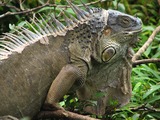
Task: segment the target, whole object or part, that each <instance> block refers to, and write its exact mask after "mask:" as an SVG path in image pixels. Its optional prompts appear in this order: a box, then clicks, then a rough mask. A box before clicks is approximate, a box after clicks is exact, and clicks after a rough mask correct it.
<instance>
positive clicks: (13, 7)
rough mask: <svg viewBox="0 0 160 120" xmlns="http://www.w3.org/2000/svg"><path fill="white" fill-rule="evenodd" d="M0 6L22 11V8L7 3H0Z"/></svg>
mask: <svg viewBox="0 0 160 120" xmlns="http://www.w3.org/2000/svg"><path fill="white" fill-rule="evenodd" d="M0 6H2V7H8V8H12V9H15V10H16V11H20V9H19V8H17V7H16V6H12V5H7V3H0Z"/></svg>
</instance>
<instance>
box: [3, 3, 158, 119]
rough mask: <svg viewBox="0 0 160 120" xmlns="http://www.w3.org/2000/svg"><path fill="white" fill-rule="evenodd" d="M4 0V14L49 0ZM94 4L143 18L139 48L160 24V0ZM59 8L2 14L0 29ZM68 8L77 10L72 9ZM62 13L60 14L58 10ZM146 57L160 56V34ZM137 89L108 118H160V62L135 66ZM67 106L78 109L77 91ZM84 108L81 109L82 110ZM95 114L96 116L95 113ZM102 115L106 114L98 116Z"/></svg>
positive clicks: (26, 8) (68, 99) (19, 24)
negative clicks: (124, 103) (128, 100)
mask: <svg viewBox="0 0 160 120" xmlns="http://www.w3.org/2000/svg"><path fill="white" fill-rule="evenodd" d="M20 1H21V0H19V1H17V0H2V2H0V4H1V3H4V2H5V3H7V5H8V6H5V5H4V6H0V15H1V14H4V13H6V12H7V11H11V12H18V10H16V9H14V8H13V7H12V8H11V7H9V6H15V7H17V8H18V9H19V11H20V10H28V9H32V8H35V7H37V6H41V5H43V4H45V3H46V2H47V0H24V1H21V2H20ZM94 1H96V0H83V2H84V3H90V2H94ZM74 2H75V4H80V1H79V0H75V1H74ZM54 3H56V4H57V5H66V4H67V3H66V1H65V0H53V1H51V2H50V4H52V5H54ZM92 6H94V7H103V8H105V9H108V8H109V9H117V10H119V11H122V12H126V13H128V14H131V15H136V16H138V17H139V18H141V19H142V21H143V24H144V25H143V31H142V33H141V35H140V36H139V37H140V41H139V43H138V44H137V46H136V48H135V51H137V50H138V49H139V48H140V47H141V46H142V45H143V44H144V43H145V41H146V40H147V39H148V37H149V36H150V34H151V33H152V31H153V30H154V29H155V27H156V26H158V25H160V5H159V4H158V2H157V0H148V1H146V0H106V2H103V3H97V4H94V5H92ZM57 11H59V9H55V7H53V6H52V7H50V6H46V7H43V8H41V9H38V10H37V11H33V12H28V13H26V14H19V15H14V16H6V17H5V18H0V33H3V32H6V31H9V30H10V29H13V28H14V26H17V25H18V26H23V25H25V24H26V22H25V20H30V17H31V18H34V15H35V13H44V14H50V13H52V12H54V13H57ZM68 12H70V13H72V14H74V13H73V12H72V11H71V10H70V9H68ZM56 15H57V16H58V14H56ZM144 58H160V34H157V36H156V37H155V39H154V42H153V43H152V44H151V45H150V46H149V47H148V49H147V50H146V51H145V52H144V54H143V55H142V57H141V59H144ZM131 81H132V86H133V92H132V94H133V95H132V99H131V102H130V104H128V105H126V106H125V107H123V108H121V109H117V110H115V111H113V112H111V113H110V114H108V115H106V116H104V118H105V119H113V120H122V119H126V120H150V119H153V120H156V119H157V120H158V119H160V63H156V64H153V63H149V64H143V65H139V66H136V67H135V68H133V71H132V76H131ZM60 104H61V105H62V106H63V107H66V108H67V109H69V110H72V111H73V110H75V109H76V110H77V109H79V108H80V106H81V103H80V102H79V101H78V99H77V98H75V97H74V95H70V96H68V95H67V96H65V97H64V100H63V101H62V102H61V103H60ZM81 110H82V109H79V112H81ZM93 117H96V116H94V115H93ZM97 117H98V118H102V116H97Z"/></svg>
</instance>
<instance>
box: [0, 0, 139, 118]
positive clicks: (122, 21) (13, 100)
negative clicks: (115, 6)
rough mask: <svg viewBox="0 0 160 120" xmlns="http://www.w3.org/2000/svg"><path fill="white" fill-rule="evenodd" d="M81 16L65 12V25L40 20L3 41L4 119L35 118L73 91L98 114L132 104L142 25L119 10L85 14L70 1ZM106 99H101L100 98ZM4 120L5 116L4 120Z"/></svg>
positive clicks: (0, 93) (0, 91) (0, 105)
mask: <svg viewBox="0 0 160 120" xmlns="http://www.w3.org/2000/svg"><path fill="white" fill-rule="evenodd" d="M67 2H68V4H69V5H70V7H71V8H72V10H73V11H74V12H75V14H76V17H74V16H72V15H68V14H66V12H65V11H63V10H62V13H63V16H64V19H65V22H66V23H65V24H66V25H64V24H62V22H60V21H58V19H56V18H55V17H54V16H53V15H50V16H49V18H50V19H49V18H48V20H47V19H46V18H44V17H41V15H40V17H41V19H42V20H39V19H37V18H35V20H33V24H34V25H33V24H30V23H28V25H29V26H30V29H27V28H25V27H19V28H16V30H15V31H16V32H15V33H4V36H3V37H2V38H1V41H0V101H1V102H0V116H5V115H11V116H14V117H17V118H21V117H24V116H29V117H31V118H32V117H33V116H35V115H36V114H37V113H38V112H39V111H40V109H41V108H42V106H43V108H47V107H45V106H48V105H51V106H52V107H54V108H56V109H62V108H61V107H60V106H59V105H58V102H59V100H60V99H61V98H62V97H63V96H64V95H65V94H67V93H68V92H69V91H74V92H76V94H77V96H78V98H79V99H80V100H92V101H96V102H97V104H96V105H95V106H93V105H90V106H85V107H84V110H85V111H87V112H89V113H92V114H100V115H102V114H105V110H106V109H111V108H113V106H112V101H114V102H116V104H114V105H115V106H114V107H120V106H123V105H125V104H127V103H128V102H129V100H130V97H131V82H130V73H131V68H132V67H131V66H132V65H131V57H132V45H133V44H134V43H135V42H136V41H137V36H138V33H140V31H141V27H142V22H141V20H140V19H139V18H137V17H133V16H130V15H127V14H124V13H121V12H119V11H116V10H104V9H100V8H89V7H87V6H85V5H84V6H85V8H86V10H82V9H80V8H79V7H77V6H76V5H74V4H73V3H71V2H70V1H68V0H67ZM99 93H100V94H101V95H100V96H99V97H97V95H96V94H99ZM2 118H3V117H2Z"/></svg>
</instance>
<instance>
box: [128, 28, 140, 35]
mask: <svg viewBox="0 0 160 120" xmlns="http://www.w3.org/2000/svg"><path fill="white" fill-rule="evenodd" d="M141 31H142V28H141V27H140V28H137V29H135V30H132V29H126V30H125V33H129V34H133V33H137V34H138V33H140V32H141Z"/></svg>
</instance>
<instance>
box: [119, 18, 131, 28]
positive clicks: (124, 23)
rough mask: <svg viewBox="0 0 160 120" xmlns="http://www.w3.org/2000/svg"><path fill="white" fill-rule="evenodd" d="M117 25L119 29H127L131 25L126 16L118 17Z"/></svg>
mask: <svg viewBox="0 0 160 120" xmlns="http://www.w3.org/2000/svg"><path fill="white" fill-rule="evenodd" d="M118 23H119V25H120V26H121V27H124V28H126V27H129V26H130V24H131V19H130V18H129V17H127V16H119V17H118Z"/></svg>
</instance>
